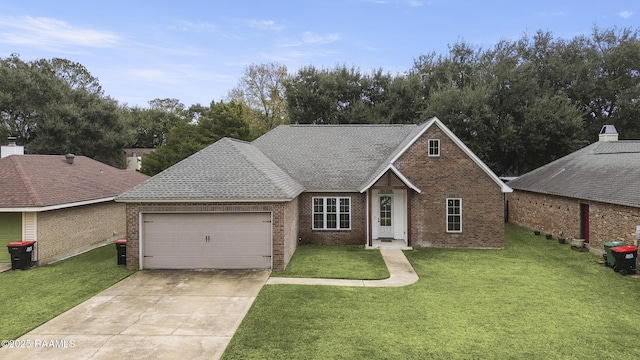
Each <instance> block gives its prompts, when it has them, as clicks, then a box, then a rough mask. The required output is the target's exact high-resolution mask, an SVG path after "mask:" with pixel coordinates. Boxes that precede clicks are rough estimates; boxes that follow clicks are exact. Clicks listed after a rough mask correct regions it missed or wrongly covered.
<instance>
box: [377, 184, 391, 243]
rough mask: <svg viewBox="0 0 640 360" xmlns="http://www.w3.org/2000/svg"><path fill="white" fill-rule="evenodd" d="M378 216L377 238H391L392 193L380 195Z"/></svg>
mask: <svg viewBox="0 0 640 360" xmlns="http://www.w3.org/2000/svg"><path fill="white" fill-rule="evenodd" d="M379 205H380V206H379V209H378V210H379V217H378V221H379V224H378V237H379V238H392V237H393V222H392V218H393V216H392V211H393V196H392V195H380V203H379Z"/></svg>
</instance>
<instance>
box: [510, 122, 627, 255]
mask: <svg viewBox="0 0 640 360" xmlns="http://www.w3.org/2000/svg"><path fill="white" fill-rule="evenodd" d="M509 186H510V187H512V188H513V189H514V192H513V193H512V194H509V201H508V209H509V221H510V222H512V223H515V224H518V225H521V226H525V227H527V228H530V229H535V230H539V231H541V232H544V233H548V234H552V235H555V236H557V237H564V238H567V239H584V240H585V243H587V244H588V247H589V248H590V249H591V250H593V251H594V252H599V251H600V250H602V243H603V242H607V241H612V240H622V241H626V242H627V243H629V244H636V245H637V235H636V231H637V230H636V229H637V227H638V226H640V141H638V140H618V133H617V132H616V130H615V127H613V126H612V125H606V126H604V127H603V128H602V130H601V132H600V139H599V141H598V142H596V143H593V144H591V145H589V146H586V147H584V148H582V149H580V150H578V151H576V152H573V153H571V154H569V155H567V156H565V157H563V158H560V159H558V160H556V161H554V162H552V163H549V164H547V165H545V166H542V167H540V168H538V169H536V170H533V171H531V172H529V173H527V174H524V175H522V176H521V177H519V178H517V179H516V180H513V181H511V182H509Z"/></svg>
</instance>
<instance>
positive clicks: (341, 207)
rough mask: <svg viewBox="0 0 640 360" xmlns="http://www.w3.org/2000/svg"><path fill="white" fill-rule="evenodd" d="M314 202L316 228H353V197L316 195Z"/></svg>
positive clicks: (314, 225) (314, 226)
mask: <svg viewBox="0 0 640 360" xmlns="http://www.w3.org/2000/svg"><path fill="white" fill-rule="evenodd" d="M312 202H313V205H312V206H313V226H312V228H313V229H314V230H334V229H336V230H349V229H351V198H349V197H314V198H313V199H312Z"/></svg>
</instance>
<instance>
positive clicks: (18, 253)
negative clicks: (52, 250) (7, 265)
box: [7, 241, 36, 270]
mask: <svg viewBox="0 0 640 360" xmlns="http://www.w3.org/2000/svg"><path fill="white" fill-rule="evenodd" d="M35 243H36V242H35V241H14V242H10V243H8V244H7V250H8V251H9V254H11V269H12V270H27V269H29V268H31V263H32V262H33V248H34V244H35Z"/></svg>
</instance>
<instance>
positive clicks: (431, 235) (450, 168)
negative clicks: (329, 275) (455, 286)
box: [394, 126, 504, 248]
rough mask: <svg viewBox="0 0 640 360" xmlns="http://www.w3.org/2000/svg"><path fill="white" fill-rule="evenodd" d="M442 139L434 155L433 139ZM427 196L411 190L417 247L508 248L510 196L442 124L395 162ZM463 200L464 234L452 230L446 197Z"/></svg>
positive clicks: (432, 129) (413, 232)
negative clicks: (506, 213) (506, 212)
mask: <svg viewBox="0 0 640 360" xmlns="http://www.w3.org/2000/svg"><path fill="white" fill-rule="evenodd" d="M429 139H440V156H439V157H429V156H428V140H429ZM394 165H395V166H396V168H398V170H400V172H401V173H402V174H404V175H405V176H406V177H407V178H409V180H411V182H413V183H414V184H415V185H416V186H417V187H418V188H419V189H420V190H421V191H422V193H420V194H418V193H416V192H415V191H412V192H411V241H412V245H414V246H434V247H465V248H503V247H504V195H503V193H502V191H501V188H500V186H499V185H498V184H496V182H495V181H493V179H491V177H490V176H489V175H487V174H486V173H485V172H484V171H483V170H482V169H481V168H479V167H478V165H476V163H475V162H474V161H473V160H472V159H471V158H470V157H468V156H467V155H466V154H465V153H464V151H462V150H461V149H460V148H459V147H458V146H457V145H456V144H455V143H454V142H453V141H452V140H451V139H449V137H448V136H446V134H445V133H443V132H442V130H440V128H439V127H437V126H432V127H431V128H430V129H429V130H427V131H426V132H425V133H424V134H423V136H422V137H421V138H420V139H418V140H417V141H416V142H415V143H414V144H413V145H412V146H411V147H410V148H409V149H407V151H406V152H405V153H404V154H403V155H402V156H401V157H400V158H399V159H398V160H397V161H396V163H395V164H394ZM447 198H461V199H462V233H447V232H446V199H447Z"/></svg>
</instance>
